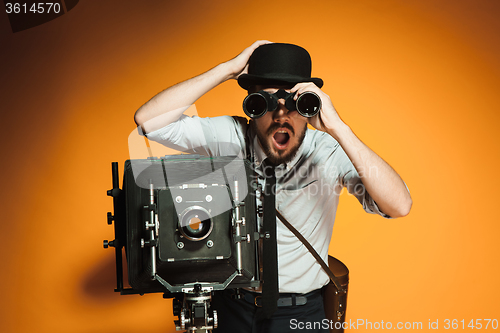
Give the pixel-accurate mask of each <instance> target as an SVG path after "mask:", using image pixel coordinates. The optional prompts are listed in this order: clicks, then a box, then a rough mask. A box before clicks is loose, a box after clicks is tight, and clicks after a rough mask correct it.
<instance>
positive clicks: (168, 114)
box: [134, 40, 270, 133]
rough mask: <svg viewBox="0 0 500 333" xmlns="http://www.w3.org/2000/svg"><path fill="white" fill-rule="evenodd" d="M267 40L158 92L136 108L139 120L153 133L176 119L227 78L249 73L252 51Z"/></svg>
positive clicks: (138, 122)
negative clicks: (249, 60)
mask: <svg viewBox="0 0 500 333" xmlns="http://www.w3.org/2000/svg"><path fill="white" fill-rule="evenodd" d="M267 43H270V42H269V41H265V40H260V41H256V42H255V43H253V44H252V45H250V46H249V47H247V48H246V49H245V50H243V52H241V53H240V54H239V55H238V56H236V57H235V58H233V59H231V60H229V61H226V62H224V63H221V64H219V65H217V66H216V67H214V68H212V69H210V70H209V71H207V72H205V73H203V74H200V75H198V76H195V77H193V78H191V79H189V80H186V81H183V82H181V83H178V84H176V85H174V86H172V87H170V88H167V89H165V90H163V91H162V92H160V93H158V94H157V95H156V96H154V97H153V98H151V99H150V100H149V101H148V102H146V103H145V104H144V105H143V106H141V107H140V108H139V110H137V111H136V113H135V117H134V120H135V123H136V124H137V125H138V126H141V127H142V130H143V131H144V133H149V132H152V131H154V130H157V129H159V128H162V127H164V126H166V125H168V124H170V123H172V122H174V121H176V120H177V119H179V117H180V116H181V115H182V113H183V112H184V111H185V110H186V109H187V108H188V107H189V106H190V105H192V104H193V103H194V102H196V100H197V99H198V98H200V97H201V96H203V95H204V94H205V93H207V92H208V91H210V90H211V89H213V88H215V87H216V86H217V85H219V84H221V83H222V82H224V81H227V80H229V79H237V78H238V77H239V76H240V75H241V74H244V73H246V72H247V69H248V59H249V58H250V55H251V54H252V53H253V51H254V50H255V49H256V48H257V47H259V46H260V45H263V44H267Z"/></svg>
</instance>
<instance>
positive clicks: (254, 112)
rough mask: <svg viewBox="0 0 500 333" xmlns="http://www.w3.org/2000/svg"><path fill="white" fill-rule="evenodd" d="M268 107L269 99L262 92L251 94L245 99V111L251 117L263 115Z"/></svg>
mask: <svg viewBox="0 0 500 333" xmlns="http://www.w3.org/2000/svg"><path fill="white" fill-rule="evenodd" d="M267 109H268V106H267V101H266V98H265V97H264V96H263V95H262V94H259V93H253V94H250V95H248V96H247V97H246V98H245V100H244V101H243V111H245V114H246V115H247V116H249V117H250V118H259V117H262V116H263V115H264V114H265V113H266V112H267Z"/></svg>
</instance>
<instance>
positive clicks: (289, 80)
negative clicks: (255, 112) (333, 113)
mask: <svg viewBox="0 0 500 333" xmlns="http://www.w3.org/2000/svg"><path fill="white" fill-rule="evenodd" d="M300 82H312V83H314V84H315V85H317V86H318V88H321V87H323V80H322V79H320V78H317V77H310V78H304V77H298V76H293V75H283V74H281V75H280V74H274V75H269V76H262V75H252V74H242V75H240V76H239V77H238V84H239V85H240V87H242V88H243V89H245V90H248V88H250V87H251V86H255V85H276V86H284V85H296V84H297V83H300Z"/></svg>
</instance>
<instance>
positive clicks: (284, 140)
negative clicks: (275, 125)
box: [273, 128, 290, 149]
mask: <svg viewBox="0 0 500 333" xmlns="http://www.w3.org/2000/svg"><path fill="white" fill-rule="evenodd" d="M273 142H274V145H275V147H276V148H277V149H285V148H286V147H287V146H288V143H289V142H290V133H289V131H288V130H287V129H284V128H279V129H278V130H277V131H276V132H274V135H273Z"/></svg>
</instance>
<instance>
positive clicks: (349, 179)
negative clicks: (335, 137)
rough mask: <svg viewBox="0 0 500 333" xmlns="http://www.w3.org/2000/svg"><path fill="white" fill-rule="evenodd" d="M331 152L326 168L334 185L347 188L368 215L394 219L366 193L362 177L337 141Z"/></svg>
mask: <svg viewBox="0 0 500 333" xmlns="http://www.w3.org/2000/svg"><path fill="white" fill-rule="evenodd" d="M329 150H330V153H329V155H328V158H327V160H326V163H325V166H326V171H327V178H328V179H330V181H332V182H333V184H332V185H333V186H341V187H345V188H347V191H348V192H349V193H350V194H352V195H354V196H355V197H356V198H357V199H358V201H359V202H360V203H361V205H362V206H363V209H364V210H365V211H366V212H367V213H370V214H378V215H380V216H382V217H384V218H388V219H389V218H392V217H391V216H389V215H387V214H385V213H384V212H382V211H381V210H380V208H379V207H378V205H377V203H376V202H375V200H373V198H372V197H371V196H370V194H369V193H368V191H366V188H365V186H364V184H363V182H362V181H361V177H360V176H359V174H358V172H357V171H356V168H355V167H354V165H353V164H352V162H351V160H350V159H349V157H348V156H347V154H346V153H345V151H344V150H343V149H342V147H341V146H340V144H339V143H337V142H336V141H335V143H334V144H333V145H332V146H331V147H330V148H329Z"/></svg>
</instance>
